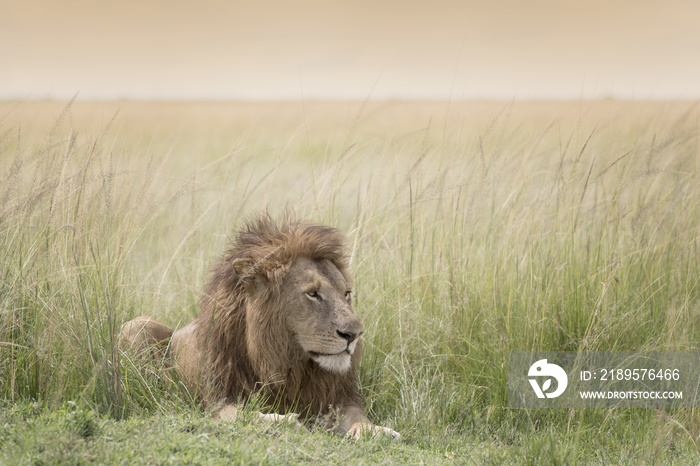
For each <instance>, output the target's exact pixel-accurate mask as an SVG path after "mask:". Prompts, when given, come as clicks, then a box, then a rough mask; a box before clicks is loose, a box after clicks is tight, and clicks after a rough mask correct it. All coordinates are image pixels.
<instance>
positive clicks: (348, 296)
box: [345, 291, 352, 301]
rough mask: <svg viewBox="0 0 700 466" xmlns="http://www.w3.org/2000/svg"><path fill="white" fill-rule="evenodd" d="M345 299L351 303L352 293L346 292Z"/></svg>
mask: <svg viewBox="0 0 700 466" xmlns="http://www.w3.org/2000/svg"><path fill="white" fill-rule="evenodd" d="M345 299H346V300H348V301H350V300H351V299H352V291H346V292H345Z"/></svg>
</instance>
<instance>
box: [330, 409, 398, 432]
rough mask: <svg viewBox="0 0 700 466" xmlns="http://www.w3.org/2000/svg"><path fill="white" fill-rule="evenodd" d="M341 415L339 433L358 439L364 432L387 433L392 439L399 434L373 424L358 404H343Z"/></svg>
mask: <svg viewBox="0 0 700 466" xmlns="http://www.w3.org/2000/svg"><path fill="white" fill-rule="evenodd" d="M341 415H342V417H343V420H342V422H341V425H340V429H341V433H344V434H347V435H348V436H349V437H352V438H354V439H359V438H360V437H362V436H363V435H365V434H371V435H372V436H375V435H377V434H381V435H388V436H389V437H391V438H392V440H399V439H400V438H401V434H399V433H398V432H396V431H395V430H393V429H390V428H388V427H382V426H375V425H374V424H372V423H371V422H369V419H368V418H367V415H366V414H365V410H364V409H362V408H360V407H359V406H345V407H344V408H343V409H342V411H341Z"/></svg>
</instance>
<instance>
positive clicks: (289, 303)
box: [280, 257, 362, 374]
mask: <svg viewBox="0 0 700 466" xmlns="http://www.w3.org/2000/svg"><path fill="white" fill-rule="evenodd" d="M280 294H281V295H282V296H284V297H285V301H286V309H285V311H286V312H285V318H286V327H287V329H288V331H289V332H290V335H293V341H294V342H295V343H297V344H298V345H299V349H301V350H303V351H304V352H305V353H306V354H308V355H309V356H310V357H311V359H313V360H314V361H315V362H316V363H317V364H318V365H319V366H321V368H322V369H325V370H327V371H330V372H337V373H340V374H342V373H344V372H347V371H348V370H349V369H350V365H351V357H352V355H353V353H354V352H355V348H356V346H357V342H358V338H359V336H360V334H362V325H361V324H360V322H359V321H358V320H357V318H356V317H355V315H354V314H353V312H352V307H351V304H352V287H351V284H350V282H349V280H348V278H347V277H345V276H343V274H342V273H341V272H340V270H338V267H337V266H336V265H335V264H334V263H333V262H331V261H330V260H328V259H320V260H312V259H308V258H305V257H300V258H298V259H297V260H296V261H294V263H293V264H292V266H291V267H290V268H289V271H288V272H287V274H286V276H285V278H284V279H283V280H282V286H281V287H280Z"/></svg>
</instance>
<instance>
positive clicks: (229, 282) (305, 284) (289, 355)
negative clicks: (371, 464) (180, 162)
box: [121, 219, 398, 438]
mask: <svg viewBox="0 0 700 466" xmlns="http://www.w3.org/2000/svg"><path fill="white" fill-rule="evenodd" d="M350 286H351V278H350V275H349V272H348V267H347V264H346V260H345V248H344V238H343V236H342V235H341V234H340V233H339V232H337V231H336V230H335V229H332V228H327V227H322V226H316V225H309V224H304V223H285V224H283V225H281V226H279V227H278V226H276V225H275V224H274V223H273V222H271V221H270V220H269V219H260V220H257V221H256V222H254V223H251V224H250V225H249V226H248V227H247V228H246V229H244V230H243V231H242V232H240V233H239V235H238V237H237V239H236V240H235V241H234V243H233V245H232V247H231V248H230V249H229V250H228V251H226V252H225V253H224V254H223V256H222V257H221V259H220V260H219V262H218V263H217V265H216V266H215V267H214V269H213V271H212V275H211V279H210V281H209V283H208V284H207V286H206V287H205V290H204V294H203V297H202V300H201V304H200V310H199V314H198V315H197V317H196V318H195V319H194V320H193V321H192V322H190V323H189V324H187V325H185V326H184V327H182V328H180V329H178V330H176V331H175V332H173V333H172V335H170V334H169V329H168V328H167V327H164V326H162V325H161V324H158V323H157V322H155V321H153V320H151V319H148V318H144V317H141V318H137V319H134V320H133V321H130V322H127V323H126V324H125V325H124V326H123V328H122V334H121V342H122V346H123V347H125V346H131V347H136V348H137V349H143V348H146V347H152V346H153V343H154V342H155V341H161V342H167V341H169V343H170V351H169V354H170V357H172V359H173V362H174V365H175V367H176V369H177V371H178V373H179V375H180V376H181V377H182V378H183V379H184V380H185V382H186V383H187V384H188V385H189V387H190V388H191V389H192V390H195V391H196V392H197V394H198V396H199V397H200V398H201V399H202V401H203V402H204V404H205V406H208V407H211V408H213V409H214V410H215V413H214V414H215V415H217V416H219V417H224V418H232V417H235V413H236V408H235V403H236V402H237V401H238V400H245V399H247V398H248V397H249V396H250V395H252V394H256V393H258V394H262V395H264V396H263V397H262V399H263V400H267V403H268V406H267V407H266V408H267V409H269V410H274V412H275V413H277V414H281V415H284V414H288V413H291V412H292V411H294V412H297V413H299V414H300V415H301V417H302V418H311V417H315V416H317V415H324V414H328V413H329V411H331V410H337V411H338V412H339V413H340V414H341V416H342V417H343V418H344V420H343V422H341V423H340V426H339V430H341V431H342V432H348V433H350V434H353V435H355V436H357V435H359V433H360V432H362V431H365V430H372V431H374V432H384V433H387V434H390V435H392V436H393V437H395V438H398V434H397V433H396V432H393V431H392V430H391V429H387V428H382V427H377V426H372V425H371V424H370V423H369V421H368V420H367V417H366V415H365V413H364V409H363V408H362V399H361V397H360V395H359V393H358V390H357V387H356V381H355V378H356V377H355V374H356V370H357V366H358V364H359V359H360V353H361V351H360V350H361V344H360V343H359V335H360V334H361V333H362V326H361V325H360V323H359V321H357V319H356V318H355V316H354V314H353V312H352V308H351V299H350V296H351V295H350V290H351V289H350ZM261 416H262V418H266V416H269V415H261Z"/></svg>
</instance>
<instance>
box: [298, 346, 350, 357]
mask: <svg viewBox="0 0 700 466" xmlns="http://www.w3.org/2000/svg"><path fill="white" fill-rule="evenodd" d="M307 352H308V353H309V355H310V356H311V357H312V358H320V357H321V356H339V355H341V354H343V353H347V354H351V353H350V350H349V349H348V348H345V349H344V350H343V351H340V352H338V353H319V352H317V351H307Z"/></svg>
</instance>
